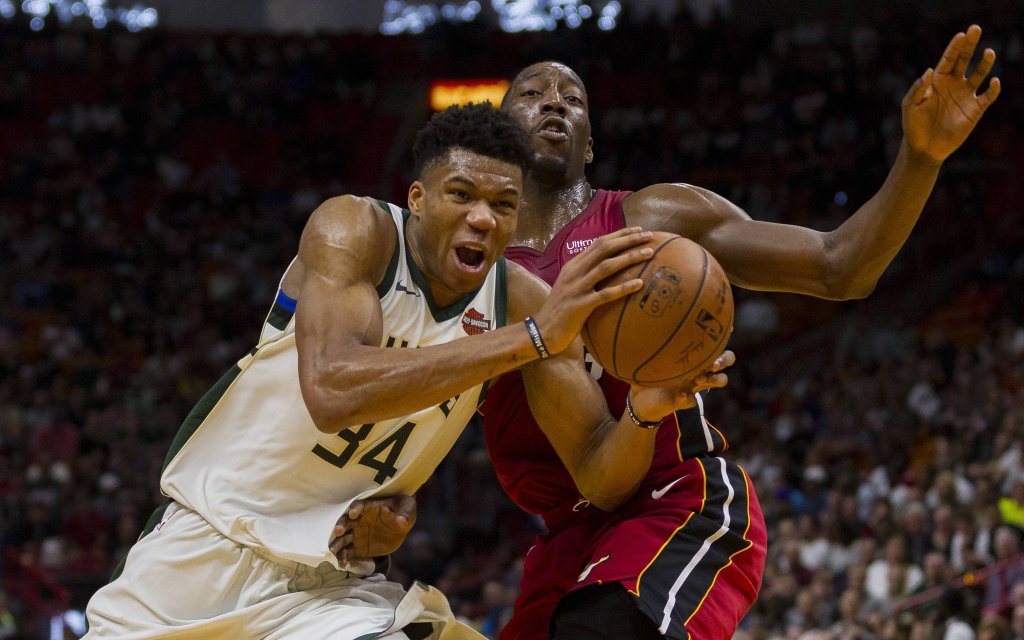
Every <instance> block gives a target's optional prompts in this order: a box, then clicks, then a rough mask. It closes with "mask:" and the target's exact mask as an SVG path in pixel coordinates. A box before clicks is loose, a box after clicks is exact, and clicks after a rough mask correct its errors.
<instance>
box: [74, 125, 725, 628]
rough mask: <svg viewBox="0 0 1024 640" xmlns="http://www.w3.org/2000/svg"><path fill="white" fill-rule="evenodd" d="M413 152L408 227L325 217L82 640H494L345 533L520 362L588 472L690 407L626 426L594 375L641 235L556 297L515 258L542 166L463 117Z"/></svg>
mask: <svg viewBox="0 0 1024 640" xmlns="http://www.w3.org/2000/svg"><path fill="white" fill-rule="evenodd" d="M414 152H415V156H416V162H417V172H418V176H419V179H418V180H416V181H415V182H414V183H413V184H412V186H411V187H410V189H409V196H408V204H409V208H408V210H403V209H401V208H400V207H397V206H395V205H391V204H388V203H384V202H380V201H373V200H370V199H366V198H357V197H350V196H345V197H340V198H335V199H332V200H329V201H327V202H326V203H324V204H323V205H322V206H321V207H320V208H318V209H317V211H316V212H314V214H313V215H312V217H311V218H310V220H309V222H308V224H307V226H306V229H305V230H304V232H303V235H302V239H301V242H300V246H299V253H298V256H297V258H296V259H295V261H294V262H293V263H292V265H291V266H290V267H289V268H288V270H287V272H286V274H285V276H284V278H283V279H282V283H281V288H280V290H279V292H278V296H277V301H276V303H275V305H274V307H273V309H272V310H271V313H270V315H269V316H268V318H267V322H266V325H265V327H264V330H263V333H262V335H261V338H260V341H259V344H258V345H257V346H256V347H255V348H254V349H252V350H251V351H250V352H249V353H248V354H247V355H245V357H243V358H242V359H241V360H239V361H238V363H237V364H236V365H235V366H233V367H232V368H231V370H230V371H229V372H228V373H227V374H225V375H224V376H223V377H222V378H221V380H220V381H218V382H217V383H216V384H215V385H214V386H213V387H212V388H211V389H210V391H209V392H207V394H206V395H205V396H204V397H203V398H202V399H201V400H200V401H199V403H198V404H197V405H196V407H195V408H194V409H193V410H192V412H191V413H190V414H189V416H188V417H187V418H186V419H185V422H184V424H183V425H182V428H181V430H180V432H179V434H178V436H177V437H176V438H175V441H174V443H173V445H172V449H171V452H170V453H169V454H168V457H167V460H166V462H165V467H164V471H163V474H162V477H161V489H162V491H163V492H164V493H165V494H166V495H167V496H168V497H169V498H170V499H171V501H170V503H169V506H168V507H167V508H166V509H165V510H164V512H163V513H162V515H161V516H160V517H159V518H156V519H155V522H154V525H155V526H153V528H152V530H151V531H150V532H149V533H147V534H145V535H144V536H143V537H142V538H140V540H139V542H138V543H137V544H136V545H135V546H134V547H133V548H132V550H131V551H130V552H129V554H128V557H127V561H126V563H125V566H124V570H123V572H122V573H121V574H120V576H119V577H118V578H117V579H115V580H114V581H113V582H112V583H111V584H109V585H107V586H106V587H104V588H102V589H100V590H99V591H98V592H97V593H96V594H95V595H94V596H93V598H92V600H91V601H90V603H89V606H88V609H87V614H88V620H89V624H90V631H89V634H88V636H87V637H89V638H105V637H117V638H156V637H161V638H164V637H174V638H302V639H316V638H342V639H344V638H350V639H353V640H354V639H357V638H358V639H369V638H378V637H385V636H386V637H389V638H398V639H404V638H412V639H414V640H415V639H418V638H428V637H429V638H470V637H480V636H479V635H478V634H476V633H475V632H473V631H472V630H471V629H469V628H468V627H466V626H465V625H461V624H460V623H457V622H455V620H454V617H453V615H452V612H451V609H450V608H449V606H448V604H447V601H446V600H445V599H444V597H443V596H442V595H441V594H440V593H439V592H437V591H436V590H435V589H433V588H431V587H427V586H424V585H420V584H416V585H414V587H413V588H412V589H411V590H410V591H409V592H406V591H404V590H403V589H402V587H401V586H400V585H397V584H395V583H391V582H388V581H387V580H386V579H385V578H384V576H382V575H380V574H379V573H376V570H375V566H374V563H373V562H372V560H369V559H351V560H348V561H347V562H346V563H345V564H344V565H339V563H338V560H337V558H336V557H335V554H334V553H333V552H332V549H331V548H330V547H329V542H330V539H331V538H332V531H333V530H334V527H335V524H336V522H337V521H338V520H339V516H341V515H342V514H343V513H345V512H346V511H347V509H348V508H349V506H350V505H351V504H352V503H353V502H354V501H357V500H362V499H366V498H370V497H373V496H395V495H399V494H412V493H414V492H415V491H416V489H417V488H418V487H419V486H420V485H421V484H422V483H423V482H424V481H425V480H426V479H427V478H428V476H430V474H431V473H432V472H433V471H434V469H435V467H436V466H437V464H438V463H439V462H440V460H441V459H442V458H443V457H444V455H445V454H446V453H447V452H448V450H449V449H450V447H451V446H452V444H453V443H454V441H455V439H456V437H457V436H458V435H459V433H460V432H461V430H462V428H463V427H464V426H465V424H466V422H467V421H468V420H469V419H470V417H471V416H472V415H473V413H474V412H475V411H476V408H477V406H478V404H479V403H480V402H481V401H482V398H483V393H484V388H485V386H486V383H487V381H488V380H489V379H491V378H493V377H495V376H497V375H500V374H502V373H504V372H506V371H509V370H511V369H513V368H517V367H520V366H522V365H524V364H528V363H531V362H536V361H538V360H541V359H545V362H544V363H543V365H542V366H538V367H532V368H531V369H534V370H535V372H534V373H533V374H532V375H536V376H538V381H539V382H542V383H543V382H544V381H545V377H546V378H547V382H549V383H550V384H548V385H544V384H539V385H538V388H539V389H546V391H538V392H536V394H535V395H541V394H543V395H544V396H545V397H531V401H536V402H540V403H544V404H545V405H547V406H562V407H564V411H563V412H562V415H561V416H560V420H561V421H562V422H564V423H566V424H572V423H576V422H580V423H585V424H587V425H588V426H589V427H590V430H589V431H586V430H582V429H574V430H576V431H580V432H587V433H591V434H593V435H592V437H591V438H590V439H589V440H588V441H586V442H581V443H580V444H581V446H580V451H579V453H578V455H579V457H580V460H581V461H583V463H582V467H584V468H586V466H587V465H588V464H589V465H591V468H592V469H593V473H600V472H602V471H603V470H605V469H608V465H609V463H610V462H611V461H614V460H618V459H625V460H628V458H629V456H628V455H627V454H625V453H624V451H627V450H629V448H630V447H635V448H637V449H644V447H645V445H648V446H646V449H648V450H649V448H650V447H649V444H650V443H648V442H646V440H647V439H650V438H652V437H653V434H652V433H651V432H649V431H647V430H643V429H638V428H636V424H638V423H637V421H636V420H637V419H636V417H635V414H641V415H644V416H662V415H666V414H668V413H670V412H672V411H673V410H674V409H676V408H678V407H680V406H689V405H690V404H692V396H691V395H690V391H692V389H691V388H685V389H684V388H678V389H637V390H636V392H635V394H634V396H633V398H632V402H633V404H632V405H631V407H630V409H631V410H630V411H628V412H624V413H623V415H622V417H621V419H617V418H613V417H612V416H611V415H610V414H609V412H608V409H607V405H606V404H605V402H604V399H603V396H602V395H601V392H600V390H599V389H598V387H597V385H596V383H595V382H594V381H593V380H592V379H591V378H590V377H589V375H588V374H587V373H586V371H585V369H584V367H583V363H582V349H581V347H580V343H579V340H578V339H577V335H578V333H579V331H580V329H581V327H582V324H583V322H584V320H585V319H586V318H587V316H588V315H589V313H590V312H591V311H592V310H593V309H594V308H595V307H597V306H598V305H600V304H603V303H605V302H609V301H611V300H614V299H616V298H619V297H622V296H624V295H627V294H628V293H631V292H632V291H635V290H637V289H638V288H639V285H640V281H638V280H631V281H628V282H625V283H622V284H620V285H616V286H608V287H604V288H598V283H600V282H602V281H604V280H605V279H606V278H608V277H609V276H610V275H612V274H614V273H616V272H618V271H619V270H621V269H623V268H625V267H627V266H629V265H632V264H635V263H636V262H639V261H641V260H643V259H645V258H647V257H649V255H650V253H651V252H650V249H640V248H638V247H639V245H640V244H642V243H643V242H645V241H646V239H647V237H648V235H649V234H646V233H644V232H641V231H640V230H639V229H635V228H633V229H624V230H622V231H620V232H617V233H615V234H611V235H609V236H606V237H605V238H602V239H601V240H599V241H598V242H595V243H594V245H593V246H592V247H591V248H590V249H588V250H587V251H585V252H584V253H583V254H582V255H581V256H580V257H578V258H577V259H575V260H574V261H573V262H572V264H571V265H570V266H569V267H567V268H566V269H565V270H564V271H563V277H561V278H559V280H558V281H557V282H556V283H555V285H554V287H553V288H552V289H551V290H550V293H549V291H548V289H547V286H546V285H544V284H543V283H542V282H541V281H540V280H538V279H536V278H534V277H533V276H531V275H529V274H527V273H526V272H525V270H522V269H520V268H518V267H515V266H514V265H512V264H508V265H506V263H505V261H504V259H503V258H501V255H502V251H503V250H504V248H505V245H506V243H507V241H508V239H509V238H510V237H511V235H512V232H513V231H514V230H515V226H516V218H517V209H518V205H519V194H520V192H521V190H522V183H523V175H524V173H525V171H526V168H527V164H528V162H529V158H530V157H531V155H532V151H531V150H530V143H529V140H528V139H527V138H526V136H525V134H524V133H523V132H522V130H521V128H520V127H519V126H518V125H517V124H516V123H515V122H514V121H513V120H512V119H511V118H510V117H509V116H507V115H505V114H503V113H501V112H499V111H497V110H495V109H491V108H490V107H488V106H484V105H472V106H468V107H464V108H452V109H449V110H448V111H446V112H444V113H442V114H439V115H438V116H435V118H434V119H433V120H432V121H431V122H430V124H428V126H427V127H425V128H424V130H423V131H421V132H420V134H419V135H418V136H417V140H416V145H415V148H414ZM556 354H562V355H561V356H560V357H554V358H551V356H554V355H556ZM548 358H550V359H549V360H547V359H548ZM701 378H702V379H701V381H700V384H701V385H702V386H705V387H707V386H721V385H722V384H724V375H722V374H717V375H710V374H709V375H708V376H702V377H701ZM584 481H585V480H584Z"/></svg>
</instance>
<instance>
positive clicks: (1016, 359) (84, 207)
mask: <svg viewBox="0 0 1024 640" xmlns="http://www.w3.org/2000/svg"><path fill="white" fill-rule="evenodd" d="M916 4H919V3H905V4H899V5H898V6H896V7H891V8H887V9H884V10H883V9H882V8H879V13H878V15H864V16H861V17H860V18H858V19H857V20H851V21H846V20H838V19H833V20H829V19H827V17H825V18H815V19H810V18H808V19H801V20H795V19H792V17H789V18H787V17H785V16H781V15H759V16H756V17H755V16H750V15H740V14H739V13H737V15H734V16H731V17H730V16H717V17H713V18H712V19H711V20H710V21H709V22H706V23H698V22H697V21H695V20H694V19H693V17H692V16H691V15H690V14H689V13H688V12H686V11H683V10H680V11H679V13H678V14H677V15H676V17H675V18H674V19H673V20H671V21H669V22H668V23H661V22H658V21H655V20H653V19H652V20H650V21H648V20H645V19H643V18H642V17H634V18H633V19H632V20H631V19H630V16H629V14H628V13H627V14H626V15H625V19H624V20H623V21H622V23H621V24H620V27H619V28H618V29H617V30H615V31H612V32H601V31H598V30H596V29H592V28H582V29H579V30H576V31H572V32H568V31H565V30H561V31H558V32H555V33H554V34H542V35H537V34H534V35H519V36H512V35H501V34H482V33H479V32H474V31H471V30H469V29H468V28H463V27H453V26H443V27H439V28H437V29H435V30H433V31H430V32H428V33H426V34H424V35H423V36H420V37H398V38H387V37H384V36H372V35H347V36H307V37H286V36H273V37H272V36H264V35H247V36H242V35H230V34H212V35H211V34H174V33H164V32H150V33H143V34H130V33H127V32H97V31H92V30H84V29H83V30H78V29H62V30H53V31H51V30H44V31H43V32H39V33H35V32H31V31H29V30H28V29H27V27H25V25H23V24H21V23H19V22H18V21H13V22H10V23H4V22H0V77H3V78H4V81H3V82H0V539H2V542H3V553H2V554H0V563H2V564H0V566H2V568H3V575H4V582H3V590H2V591H0V638H7V637H39V636H41V635H42V633H43V632H42V629H44V628H46V629H48V628H49V620H48V617H49V616H51V615H55V614H58V613H60V612H61V611H63V610H65V609H78V610H80V609H81V608H82V607H83V606H84V603H85V601H86V600H87V599H88V597H89V595H91V593H92V592H93V591H94V590H95V589H96V588H97V587H98V586H100V585H101V584H103V583H104V582H105V580H106V578H107V577H108V576H109V574H110V573H111V571H112V570H113V568H114V566H115V565H116V564H117V563H118V562H119V561H120V559H121V558H122V557H123V556H124V554H125V553H126V551H127V549H128V548H129V547H130V546H131V544H132V543H133V542H134V541H135V539H136V537H137V536H138V534H139V532H140V531H141V529H142V526H143V524H144V523H145V521H146V519H147V517H148V515H149V513H150V512H151V511H152V509H153V508H154V507H155V506H156V505H157V504H159V503H160V502H161V498H160V495H159V489H158V480H159V471H160V467H161V464H162V462H163V458H164V455H165V453H166V451H167V447H168V445H169V443H170V440H171V438H172V437H173V435H174V433H175V432H176V430H177V427H178V425H179V423H180V421H181V420H182V419H183V417H184V416H185V414H186V413H187V412H188V410H189V409H190V408H191V405H192V404H193V403H194V402H195V401H196V400H197V399H198V398H199V397H200V396H201V395H202V393H203V392H204V391H205V389H206V388H207V387H208V385H210V384H211V383H212V382H213V381H214V380H216V379H217V378H218V377H219V375H220V374H221V373H222V372H223V371H224V370H226V369H227V368H228V367H229V366H230V365H231V364H232V363H233V362H234V361H235V360H236V359H237V358H238V357H240V356H241V355H242V354H244V353H245V352H247V351H248V350H249V349H250V348H251V346H252V344H253V343H254V342H255V341H256V339H257V336H258V332H259V328H260V327H261V325H262V322H263V319H264V317H265V315H266V313H267V310H268V308H269V305H270V302H271V301H272V299H273V295H274V292H275V290H276V287H277V284H278V278H279V277H280V274H281V273H282V272H283V270H284V269H285V267H286V266H287V264H288V263H289V261H290V260H291V257H292V256H293V255H294V253H295V251H296V247H297V241H298V234H299V232H300V231H301V229H302V226H303V224H304V221H305V219H306V218H307V216H308V215H309V213H310V212H311V211H312V209H313V208H315V207H316V205H317V204H318V203H319V202H320V201H321V200H323V199H324V198H326V197H329V196H331V195H336V194H339V193H344V192H356V193H357V194H359V195H373V196H380V197H384V198H388V199H390V200H391V201H393V202H398V203H401V202H403V201H404V197H405V196H404V184H405V181H406V179H407V178H408V177H409V174H408V169H407V166H408V163H407V162H405V161H403V160H402V159H403V158H407V156H406V155H405V149H406V148H407V147H408V146H409V140H408V132H409V131H415V129H417V128H418V126H419V125H420V124H421V123H422V122H423V121H424V120H425V118H426V117H427V115H428V114H427V113H426V105H425V97H424V99H423V101H422V102H423V104H422V106H420V105H419V103H418V102H417V103H416V104H410V102H411V100H410V98H409V96H410V95H417V94H413V93H410V87H412V88H416V89H417V90H418V91H420V92H422V90H423V89H424V87H423V85H422V80H423V79H424V78H428V79H429V78H432V77H462V76H465V75H469V74H471V75H483V76H488V77H493V76H495V75H505V76H511V75H512V74H513V73H514V72H515V71H516V70H517V68H518V66H520V65H522V64H526V63H529V62H534V61H537V60H540V59H547V58H555V59H561V60H564V61H566V62H568V63H569V64H571V65H573V66H575V67H576V68H577V69H578V71H580V73H581V75H582V76H583V77H584V79H586V80H587V82H588V87H589V88H590V94H591V108H592V110H593V113H592V120H593V129H594V139H595V145H594V148H595V155H596V161H595V163H594V165H592V167H591V173H590V175H591V181H592V183H593V184H594V185H595V186H601V187H608V188H636V187H640V186H644V185H646V184H649V183H653V182H657V181H669V182H674V181H680V180H684V181H687V182H691V183H695V184H700V185H702V186H707V187H709V188H712V189H714V190H716V191H718V192H720V193H722V194H723V195H725V196H727V197H729V198H730V199H732V200H733V201H734V202H737V203H738V204H739V205H741V206H742V207H744V208H745V209H746V210H747V211H749V212H750V213H751V214H752V215H753V216H755V217H757V218H760V219H768V220H775V221H779V222H786V223H793V224H801V225H806V226H811V227H813V228H818V229H830V228H834V227H835V226H836V225H837V224H838V223H839V222H840V221H842V220H843V219H844V218H845V217H846V216H848V215H849V214H850V213H852V212H853V211H854V210H855V208H856V207H857V206H858V205H859V204H860V203H862V202H863V201H864V200H865V199H866V198H867V197H869V196H870V195H871V194H872V193H873V192H874V191H875V190H876V189H877V188H878V186H879V185H880V184H881V182H882V180H883V179H884V176H885V171H886V169H887V167H888V166H889V163H890V162H891V159H892V158H893V156H894V154H895V149H896V148H897V146H898V144H899V140H900V124H899V100H900V98H901V97H902V95H903V93H904V91H905V90H906V88H907V87H909V85H910V83H911V81H912V80H913V78H914V77H915V76H916V75H918V74H919V73H920V72H921V71H923V69H924V68H926V67H927V66H929V65H934V63H935V59H936V58H937V56H938V55H939V53H940V52H941V51H942V49H943V47H944V45H945V41H946V39H947V38H948V37H950V36H951V35H952V34H953V33H955V32H956V30H958V29H962V28H963V27H965V26H966V24H968V23H969V22H970V21H978V22H980V23H981V24H982V26H983V27H984V28H985V36H984V39H983V43H982V44H983V45H985V46H991V47H993V48H994V49H996V51H997V52H998V54H999V55H1000V56H1001V58H1000V62H999V63H998V65H997V67H996V70H995V73H996V74H997V75H999V76H1000V77H1001V78H1002V80H1003V83H1004V87H1005V88H1006V89H1008V90H1007V91H1004V95H1003V97H1002V98H1001V99H1000V101H999V103H998V104H997V106H996V107H995V108H993V109H992V110H991V111H990V113H989V114H987V115H986V117H985V119H984V121H983V122H982V124H981V125H980V126H979V129H978V131H977V132H976V133H975V135H974V137H973V138H972V139H971V140H970V141H969V142H968V143H967V145H966V146H965V148H964V149H962V150H961V151H959V152H958V153H957V154H956V155H955V156H954V157H953V159H951V160H950V161H949V163H948V164H947V167H946V168H945V169H944V171H943V175H942V176H941V177H940V181H939V185H938V186H937V188H936V191H935V193H934V194H933V196H932V199H931V201H930V202H929V205H928V207H927V209H926V211H925V214H924V216H923V219H922V222H921V224H919V225H918V229H917V230H916V231H915V235H914V236H913V238H912V240H911V242H910V243H909V244H908V246H907V247H906V249H905V250H904V251H903V252H902V253H901V255H900V256H899V257H898V258H897V260H896V262H895V263H894V264H893V266H892V268H891V269H890V272H889V273H887V275H886V277H885V278H884V279H883V281H882V283H881V284H880V286H879V288H878V290H877V291H876V292H875V294H873V296H872V297H871V298H869V299H868V300H867V301H864V302H858V303H825V302H820V301H811V300H808V299H802V298H796V297H795V296H764V295H761V294H753V293H750V292H741V291H737V298H736V299H737V332H736V334H735V349H736V350H737V352H738V356H739V363H738V364H737V365H736V367H735V368H734V371H733V373H732V375H731V377H730V385H729V387H728V388H727V389H725V390H721V391H715V392H713V393H711V394H710V396H709V398H708V402H707V405H708V415H709V417H710V419H711V421H712V422H714V423H715V425H716V426H717V427H719V428H720V429H721V430H722V431H723V432H725V434H726V435H727V436H728V437H729V440H730V442H731V443H732V449H731V451H730V452H729V455H732V456H733V457H734V458H735V459H736V460H738V461H740V462H741V463H743V464H744V466H745V468H746V469H747V470H748V472H749V473H750V476H751V478H752V480H753V482H754V486H755V487H756V489H757V491H758V494H759V496H760V499H761V503H762V506H763V508H764V510H765V515H766V518H767V520H768V524H769V556H768V564H767V567H766V570H765V578H764V586H763V589H762V592H761V597H760V600H759V602H758V603H757V604H756V605H755V607H754V608H753V610H752V611H751V612H750V614H749V615H748V617H747V619H746V620H745V621H744V623H743V625H742V627H741V628H742V631H741V634H742V635H741V636H740V635H738V636H737V638H740V637H742V638H744V639H745V640H754V639H756V640H768V639H772V640H775V639H785V640H823V639H830V640H867V639H877V640H910V639H914V640H923V639H926V638H929V639H930V638H947V639H950V640H960V639H964V640H969V639H971V638H978V639H979V640H981V639H986V640H1024V556H1022V553H1024V546H1022V534H1024V452H1022V448H1024V214H1022V211H1021V209H1022V207H1024V204H1022V203H1024V198H1021V197H1018V193H1017V190H1018V189H1019V186H1018V185H1021V184H1024V175H1022V171H1024V162H1022V161H1021V160H1022V158H1021V156H1022V154H1024V151H1022V149H1024V145H1021V144H1020V142H1019V140H1020V139H1019V131H1018V129H1019V124H1017V123H1020V122H1022V121H1024V97H1022V96H1024V94H1021V93H1020V92H1018V91H1016V90H1014V89H1013V87H1021V86H1024V77H1022V76H1024V74H1022V72H1021V70H1022V69H1024V67H1022V63H1024V10H1022V8H1021V7H1020V6H1018V5H1016V4H1014V3H1010V2H998V1H996V0H993V1H992V2H980V1H979V2H975V3H973V4H971V5H970V6H969V7H965V8H963V9H962V15H959V14H956V13H955V12H950V13H944V14H942V15H941V16H939V17H932V18H928V17H926V15H930V14H928V13H927V12H924V13H921V12H915V11H914V9H913V7H914V6H915V5H916ZM972 11H973V12H974V13H971V12H972ZM513 44H514V46H512V45H513ZM510 52H512V53H510ZM370 123H373V124H372V126H371V124H370ZM377 125H379V126H377ZM368 189H369V190H372V191H373V192H370V191H367V190H368ZM418 499H419V503H420V515H419V521H418V524H417V526H416V529H415V530H414V532H413V533H412V535H411V536H410V538H409V540H408V541H407V544H406V545H405V547H404V548H403V549H401V550H400V551H399V552H398V553H397V554H396V555H395V558H394V569H393V573H392V576H393V577H394V578H395V579H398V580H402V581H409V580H413V579H417V580H422V581H426V582H430V583H433V584H436V585H438V586H439V587H441V588H442V590H443V591H445V593H447V594H448V595H449V597H450V599H451V600H452V602H453V604H454V605H455V607H456V609H457V611H458V613H459V614H460V615H462V616H464V617H465V618H466V619H467V620H470V621H472V622H473V623H474V624H475V625H477V626H478V627H479V628H481V629H482V630H483V631H484V632H485V633H486V634H488V635H491V636H494V635H496V633H497V631H498V630H499V629H500V627H501V625H502V624H503V622H504V621H505V620H506V619H507V616H508V614H509V611H510V608H511V603H512V601H513V600H514V598H515V595H516V584H517V581H518V576H519V572H520V570H521V558H522V556H523V554H524V553H525V551H526V550H527V549H528V548H529V546H530V544H531V541H532V539H533V537H534V536H535V535H536V534H537V533H538V532H539V531H540V530H541V525H540V524H539V522H538V521H537V520H536V519H534V518H532V517H530V516H527V515H525V514H522V513H521V512H519V511H518V510H516V509H515V507H513V506H512V505H511V504H510V503H509V502H508V500H507V498H505V496H504V495H503V494H502V492H501V490H500V488H499V487H498V485H497V482H496V480H495V478H494V474H493V471H492V470H491V468H490V466H489V463H488V460H487V455H486V451H485V449H484V448H483V442H482V437H481V434H480V433H479V431H478V430H477V429H476V428H470V429H469V430H468V431H467V433H466V435H465V436H464V437H463V438H462V439H461V440H460V442H459V443H458V444H457V445H456V448H455V450H454V451H453V454H452V455H451V456H450V457H449V459H448V460H447V461H446V462H445V463H444V465H443V466H442V468H441V469H440V470H439V472H438V474H437V475H436V477H435V478H434V479H433V480H432V481H431V482H430V483H429V484H428V485H427V486H426V487H424V489H423V490H422V491H421V493H420V494H419V496H418Z"/></svg>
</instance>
